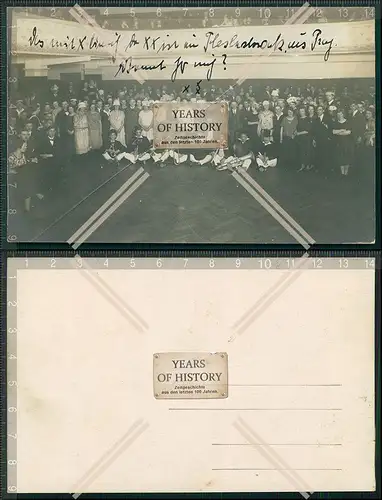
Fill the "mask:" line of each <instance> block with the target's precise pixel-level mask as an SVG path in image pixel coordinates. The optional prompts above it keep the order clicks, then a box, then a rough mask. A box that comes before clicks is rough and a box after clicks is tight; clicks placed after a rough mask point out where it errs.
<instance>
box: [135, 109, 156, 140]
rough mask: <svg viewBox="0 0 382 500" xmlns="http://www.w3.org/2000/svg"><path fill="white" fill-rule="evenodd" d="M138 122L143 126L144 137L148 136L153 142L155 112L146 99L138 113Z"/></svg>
mask: <svg viewBox="0 0 382 500" xmlns="http://www.w3.org/2000/svg"><path fill="white" fill-rule="evenodd" d="M138 124H139V126H140V127H141V128H142V135H143V137H147V139H148V140H149V141H150V142H152V140H153V138H154V128H153V125H154V113H153V110H152V109H150V107H149V102H148V101H146V100H145V101H143V102H142V109H141V111H140V112H139V114H138Z"/></svg>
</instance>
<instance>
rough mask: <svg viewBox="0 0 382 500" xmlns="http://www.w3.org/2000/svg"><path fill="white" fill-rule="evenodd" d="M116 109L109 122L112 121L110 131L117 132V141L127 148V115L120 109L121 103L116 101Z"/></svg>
mask: <svg viewBox="0 0 382 500" xmlns="http://www.w3.org/2000/svg"><path fill="white" fill-rule="evenodd" d="M113 106H114V109H113V111H111V112H110V115H109V121H110V129H112V130H115V131H116V132H117V139H116V140H117V141H118V142H120V143H121V144H122V146H124V147H126V139H125V113H124V112H123V111H122V110H121V109H119V107H120V102H119V100H118V99H116V100H115V101H114V103H113Z"/></svg>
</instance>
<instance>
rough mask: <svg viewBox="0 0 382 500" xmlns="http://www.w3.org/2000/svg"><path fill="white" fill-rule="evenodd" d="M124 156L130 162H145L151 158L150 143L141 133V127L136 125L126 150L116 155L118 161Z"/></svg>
mask: <svg viewBox="0 0 382 500" xmlns="http://www.w3.org/2000/svg"><path fill="white" fill-rule="evenodd" d="M122 158H126V159H127V160H129V161H130V162H131V163H136V162H137V161H141V162H143V163H146V161H147V160H149V159H150V158H151V144H150V141H149V140H148V139H147V137H144V136H143V135H142V129H141V127H136V128H135V130H134V137H133V138H132V140H131V141H130V142H129V144H128V145H127V151H126V152H124V153H120V154H119V155H118V161H120V160H121V159H122Z"/></svg>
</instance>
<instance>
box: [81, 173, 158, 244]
mask: <svg viewBox="0 0 382 500" xmlns="http://www.w3.org/2000/svg"><path fill="white" fill-rule="evenodd" d="M149 177H150V175H149V174H148V173H147V172H146V173H145V174H143V175H142V177H140V178H139V179H138V180H137V181H136V182H135V183H134V184H133V185H132V186H131V187H130V188H129V189H128V190H127V191H125V192H124V194H123V195H122V196H121V197H120V198H119V199H117V201H115V203H114V204H112V205H111V206H110V208H109V209H108V210H106V212H104V213H103V215H102V216H101V217H99V219H98V220H97V221H96V222H95V223H94V224H93V225H92V226H90V227H89V228H88V229H87V231H85V232H84V233H83V234H82V236H80V237H79V238H78V239H77V240H76V241H74V243H73V244H72V247H73V248H74V249H75V250H77V248H78V247H79V246H80V245H82V243H83V242H84V241H85V240H86V239H87V238H89V236H91V235H92V234H93V233H94V231H96V229H98V228H99V227H100V226H101V225H102V224H103V223H104V222H105V221H106V219H107V218H108V217H110V215H112V214H113V213H114V212H115V211H116V210H117V209H118V208H119V207H120V206H121V205H122V203H124V202H125V201H126V200H127V198H129V196H131V195H132V194H133V193H134V192H135V191H136V190H137V189H138V188H139V186H141V185H142V184H143V183H144V182H145V181H146V180H147V179H148V178H149ZM120 189H122V188H120ZM113 196H114V195H113ZM107 203H108V202H106V203H105V205H106V204H107ZM98 211H102V212H103V211H104V206H102V207H101V208H99V209H98ZM71 239H72V238H71Z"/></svg>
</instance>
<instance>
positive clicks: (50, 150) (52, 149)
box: [39, 134, 60, 157]
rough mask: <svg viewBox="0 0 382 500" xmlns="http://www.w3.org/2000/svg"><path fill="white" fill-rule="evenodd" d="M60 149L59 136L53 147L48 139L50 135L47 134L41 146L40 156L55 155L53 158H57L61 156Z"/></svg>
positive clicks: (42, 139) (55, 139)
mask: <svg viewBox="0 0 382 500" xmlns="http://www.w3.org/2000/svg"><path fill="white" fill-rule="evenodd" d="M59 149H60V140H59V138H58V137H57V136H56V137H55V138H54V140H53V145H52V144H51V142H50V140H49V138H48V134H45V136H43V137H42V138H41V141H40V144H39V154H40V155H43V154H49V155H53V157H56V156H58V154H59Z"/></svg>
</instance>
